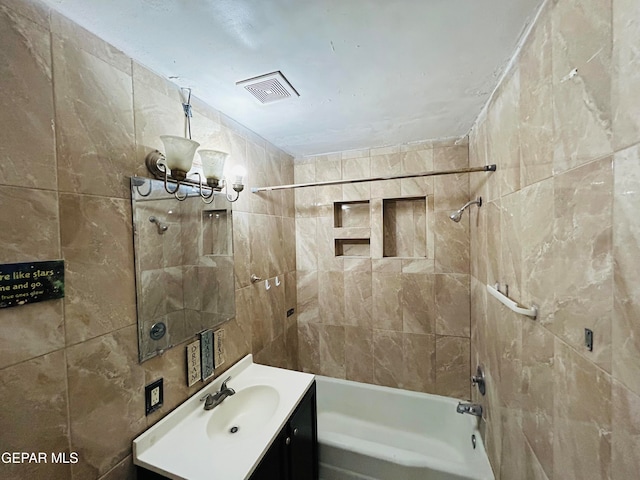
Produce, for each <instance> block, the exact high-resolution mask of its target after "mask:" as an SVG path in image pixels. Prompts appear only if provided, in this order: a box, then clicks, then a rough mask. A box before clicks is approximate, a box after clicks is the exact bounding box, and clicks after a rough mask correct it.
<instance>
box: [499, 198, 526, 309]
mask: <svg viewBox="0 0 640 480" xmlns="http://www.w3.org/2000/svg"><path fill="white" fill-rule="evenodd" d="M527 207H528V205H525V206H523V207H522V208H527ZM500 208H501V211H500V222H501V223H500V233H501V235H502V237H501V239H500V247H501V255H500V267H499V271H500V284H501V286H502V285H508V286H509V297H510V298H513V299H515V300H516V301H518V302H522V300H521V299H522V294H523V290H522V240H521V233H520V232H521V230H522V228H523V227H522V214H521V195H520V192H515V193H512V194H510V195H506V196H503V197H502V199H501V202H500Z"/></svg>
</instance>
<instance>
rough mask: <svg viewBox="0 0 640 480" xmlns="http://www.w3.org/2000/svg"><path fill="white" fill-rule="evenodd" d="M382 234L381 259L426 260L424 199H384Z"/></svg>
mask: <svg viewBox="0 0 640 480" xmlns="http://www.w3.org/2000/svg"><path fill="white" fill-rule="evenodd" d="M382 232H383V233H382V234H383V247H382V248H383V256H384V257H403V258H426V256H427V199H426V197H407V198H388V199H384V200H383V201H382Z"/></svg>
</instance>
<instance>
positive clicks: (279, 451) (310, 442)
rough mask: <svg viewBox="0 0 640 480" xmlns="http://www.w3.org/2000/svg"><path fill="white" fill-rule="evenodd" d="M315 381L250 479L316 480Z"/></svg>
mask: <svg viewBox="0 0 640 480" xmlns="http://www.w3.org/2000/svg"><path fill="white" fill-rule="evenodd" d="M317 423H318V422H317V412H316V383H315V381H314V382H313V384H312V385H311V387H310V388H309V390H308V391H307V393H306V395H305V396H304V397H303V398H302V400H301V401H300V403H299V404H298V406H297V408H296V409H295V411H294V412H293V414H292V415H291V417H290V418H289V421H288V422H287V423H286V424H285V426H284V427H283V428H282V430H281V431H280V433H279V434H278V436H277V437H276V439H275V440H274V442H273V444H272V445H271V447H270V448H269V451H268V452H267V453H266V454H265V456H264V458H263V459H262V461H261V462H260V464H259V465H258V467H257V468H256V470H255V471H254V473H253V475H251V477H250V479H251V480H275V479H278V480H318V431H317Z"/></svg>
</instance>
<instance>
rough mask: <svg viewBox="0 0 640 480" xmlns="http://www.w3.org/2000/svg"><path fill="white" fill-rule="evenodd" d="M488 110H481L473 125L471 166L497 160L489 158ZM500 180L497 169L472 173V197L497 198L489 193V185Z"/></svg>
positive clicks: (470, 143) (486, 199)
mask: <svg viewBox="0 0 640 480" xmlns="http://www.w3.org/2000/svg"><path fill="white" fill-rule="evenodd" d="M487 126H488V122H487V112H486V110H483V111H482V112H480V115H479V116H478V119H477V120H476V124H475V125H474V126H473V129H472V130H471V134H470V142H469V166H470V167H482V166H484V165H488V164H494V163H495V162H494V161H493V160H492V159H491V158H489V151H488V149H489V146H488V138H487ZM497 181H498V176H497V171H496V172H490V173H472V174H470V175H469V194H470V196H471V197H482V199H483V201H485V202H489V201H491V200H494V199H495V196H497V194H495V196H494V197H493V198H492V197H490V196H489V195H488V192H489V187H493V185H494V184H495V183H496V182H497Z"/></svg>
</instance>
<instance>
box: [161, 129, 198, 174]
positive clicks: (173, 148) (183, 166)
mask: <svg viewBox="0 0 640 480" xmlns="http://www.w3.org/2000/svg"><path fill="white" fill-rule="evenodd" d="M160 140H162V143H164V156H165V159H166V165H167V168H168V169H169V170H171V176H172V177H174V178H175V179H177V180H184V179H185V178H186V176H187V172H188V171H189V170H191V164H192V163H193V156H194V155H195V153H196V150H197V148H198V147H199V146H200V144H199V143H198V142H196V141H194V140H190V139H188V138H184V137H176V136H174V135H160Z"/></svg>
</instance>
